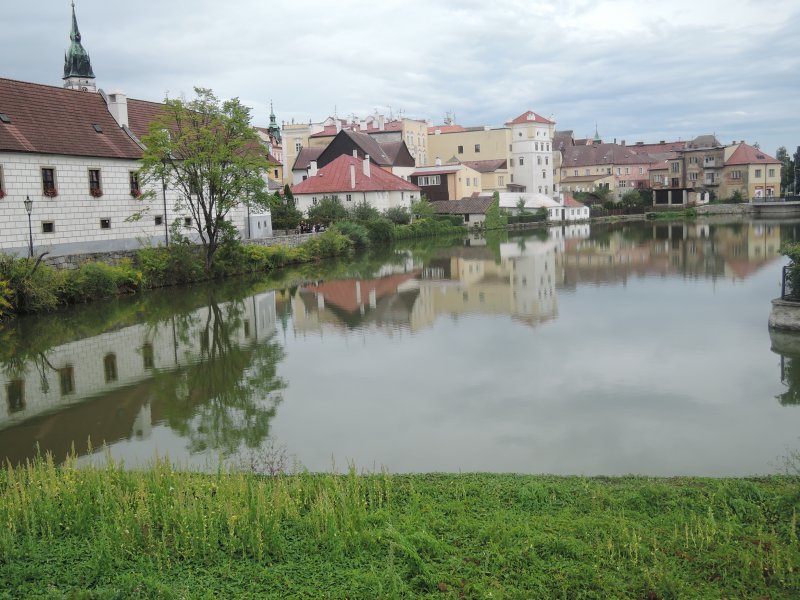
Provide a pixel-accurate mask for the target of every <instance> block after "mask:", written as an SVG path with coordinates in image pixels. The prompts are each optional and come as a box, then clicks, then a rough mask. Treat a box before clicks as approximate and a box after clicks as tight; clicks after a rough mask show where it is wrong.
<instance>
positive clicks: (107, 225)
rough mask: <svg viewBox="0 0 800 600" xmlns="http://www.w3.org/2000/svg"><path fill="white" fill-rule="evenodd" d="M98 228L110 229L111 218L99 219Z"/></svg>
mask: <svg viewBox="0 0 800 600" xmlns="http://www.w3.org/2000/svg"><path fill="white" fill-rule="evenodd" d="M100 229H111V219H100Z"/></svg>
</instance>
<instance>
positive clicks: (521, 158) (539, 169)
mask: <svg viewBox="0 0 800 600" xmlns="http://www.w3.org/2000/svg"><path fill="white" fill-rule="evenodd" d="M506 126H508V127H509V128H510V129H511V158H510V159H509V165H508V166H509V169H510V170H511V175H512V179H513V180H512V182H511V183H514V184H516V185H520V186H525V191H526V192H529V193H533V194H544V195H546V196H547V195H551V194H554V193H555V188H554V187H553V163H552V156H553V139H554V135H555V122H554V121H553V120H551V119H545V118H544V117H542V116H540V115H537V114H536V113H535V112H533V111H530V110H529V111H527V112H524V113H522V114H521V115H520V116H518V117H517V118H516V119H512V120H511V121H509V122H508V123H506Z"/></svg>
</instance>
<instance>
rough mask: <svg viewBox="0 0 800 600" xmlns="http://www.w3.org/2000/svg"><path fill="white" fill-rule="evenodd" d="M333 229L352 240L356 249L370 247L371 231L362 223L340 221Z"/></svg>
mask: <svg viewBox="0 0 800 600" xmlns="http://www.w3.org/2000/svg"><path fill="white" fill-rule="evenodd" d="M333 229H334V230H335V231H338V232H339V233H341V234H342V235H346V236H347V237H348V238H350V241H351V242H352V243H353V247H354V248H359V249H360V248H366V247H367V246H369V239H370V237H369V231H368V230H367V228H366V227H365V226H364V225H362V224H361V223H355V222H353V221H339V222H338V223H336V225H334V227H333Z"/></svg>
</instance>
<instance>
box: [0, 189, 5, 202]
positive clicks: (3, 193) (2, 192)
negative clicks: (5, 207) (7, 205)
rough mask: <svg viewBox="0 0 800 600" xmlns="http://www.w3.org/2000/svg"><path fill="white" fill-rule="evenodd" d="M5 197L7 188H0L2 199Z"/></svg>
mask: <svg viewBox="0 0 800 600" xmlns="http://www.w3.org/2000/svg"><path fill="white" fill-rule="evenodd" d="M5 197H6V191H5V190H0V200H2V199H3V198H5Z"/></svg>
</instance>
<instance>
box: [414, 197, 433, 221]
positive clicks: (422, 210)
mask: <svg viewBox="0 0 800 600" xmlns="http://www.w3.org/2000/svg"><path fill="white" fill-rule="evenodd" d="M411 214H412V215H413V216H414V218H415V219H431V218H433V216H434V215H435V214H436V211H435V210H433V206H431V203H430V202H428V199H427V198H425V197H424V196H423V197H421V198H420V199H419V200H417V201H416V202H412V203H411Z"/></svg>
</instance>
